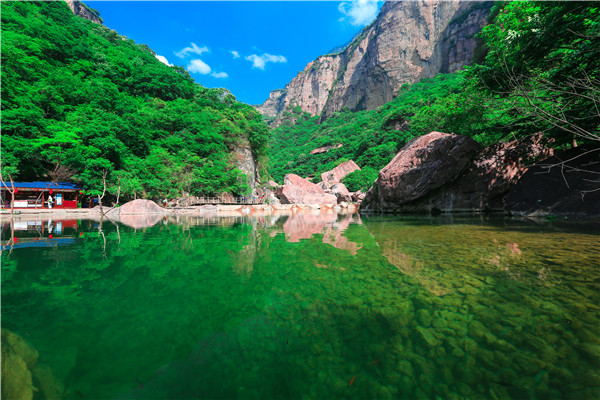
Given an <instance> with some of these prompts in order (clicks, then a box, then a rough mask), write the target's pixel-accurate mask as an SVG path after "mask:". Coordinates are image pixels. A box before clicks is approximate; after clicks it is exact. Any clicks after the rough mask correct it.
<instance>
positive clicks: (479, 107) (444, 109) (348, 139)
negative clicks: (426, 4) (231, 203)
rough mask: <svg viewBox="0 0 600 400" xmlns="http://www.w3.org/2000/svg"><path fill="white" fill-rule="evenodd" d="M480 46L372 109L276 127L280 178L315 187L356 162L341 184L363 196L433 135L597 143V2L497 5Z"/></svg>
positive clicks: (290, 119) (290, 116)
mask: <svg viewBox="0 0 600 400" xmlns="http://www.w3.org/2000/svg"><path fill="white" fill-rule="evenodd" d="M478 41H479V46H478V48H477V49H476V54H475V58H476V60H475V63H474V65H472V66H470V67H468V68H466V69H465V70H463V71H460V72H457V73H454V74H441V75H438V76H436V77H435V78H433V79H425V80H423V81H421V82H418V83H415V84H413V85H404V86H403V87H402V88H401V89H400V91H399V94H398V96H397V97H396V98H395V99H394V100H393V101H391V102H389V103H387V104H385V105H383V106H381V107H379V108H377V109H375V110H371V111H358V112H352V111H350V110H347V109H345V110H342V111H340V112H338V113H336V114H334V115H333V116H332V117H330V118H328V119H327V120H325V121H320V120H321V118H320V116H314V117H311V116H310V115H309V114H307V113H303V112H302V111H301V110H300V108H299V107H296V108H295V109H292V110H291V111H287V114H286V115H285V116H284V123H283V124H282V125H280V126H279V127H277V128H276V129H273V136H272V139H271V156H270V173H271V174H272V176H273V178H274V179H275V180H276V181H278V182H280V183H281V181H282V179H283V176H284V175H285V174H286V173H296V174H299V175H301V176H314V177H315V179H314V180H313V181H315V182H318V181H319V179H320V174H321V173H322V172H325V171H328V170H330V169H332V168H333V167H335V166H336V165H338V164H340V163H341V162H344V161H347V160H349V159H352V160H354V161H355V162H356V163H357V164H358V165H359V166H360V167H361V168H362V171H356V172H354V173H352V174H350V175H348V176H347V177H346V178H345V179H344V183H345V184H346V185H347V186H348V189H349V190H350V191H356V190H359V189H362V190H366V189H368V188H369V187H370V186H371V185H372V183H373V181H374V180H375V179H376V178H377V174H378V171H379V170H380V169H381V168H383V167H384V166H385V165H386V164H387V163H388V162H389V161H390V160H391V159H392V158H393V157H394V155H396V153H397V152H398V151H399V150H400V149H401V148H402V147H403V146H404V145H405V144H406V143H407V142H408V141H410V140H411V139H413V138H414V137H417V136H420V135H424V134H427V133H429V132H431V131H441V132H449V133H456V134H461V135H465V136H469V137H472V138H474V139H475V140H476V141H478V142H480V143H482V144H483V145H489V144H493V143H496V142H499V141H505V140H514V139H516V138H525V137H527V136H528V135H531V134H533V133H536V132H544V133H545V134H546V135H547V137H548V139H549V140H550V141H551V143H552V145H553V146H555V147H557V148H565V147H570V146H573V145H577V144H579V145H581V144H585V143H590V142H595V143H597V142H598V141H599V140H600V111H599V108H600V7H598V4H597V3H594V2H587V3H586V2H510V3H496V4H495V5H494V7H493V8H492V11H491V13H490V16H489V19H488V24H487V26H486V27H484V29H483V31H482V32H481V33H480V34H478ZM286 121H287V122H286ZM339 144H341V145H342V146H341V147H338V148H335V149H332V150H329V151H328V152H326V153H321V154H314V155H311V154H310V152H311V151H312V150H314V149H316V148H318V147H321V146H327V145H339Z"/></svg>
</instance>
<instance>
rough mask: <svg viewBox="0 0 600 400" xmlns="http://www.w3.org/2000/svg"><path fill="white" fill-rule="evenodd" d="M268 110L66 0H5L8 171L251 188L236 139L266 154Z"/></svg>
mask: <svg viewBox="0 0 600 400" xmlns="http://www.w3.org/2000/svg"><path fill="white" fill-rule="evenodd" d="M267 140H268V129H267V127H266V126H265V125H264V124H263V123H262V121H261V118H260V116H259V114H258V113H257V112H256V111H255V110H254V109H253V108H252V107H251V106H249V105H246V104H242V103H240V102H238V101H236V99H235V98H234V96H232V95H231V94H230V93H229V92H228V91H227V90H225V89H207V88H204V87H202V86H200V85H198V84H196V83H194V82H193V80H192V78H191V77H190V75H189V73H188V72H187V71H185V70H184V69H183V68H181V67H176V66H172V67H170V66H167V65H164V64H163V63H161V62H160V61H159V60H158V59H156V57H155V54H154V52H153V51H152V50H151V49H150V48H148V47H147V46H146V45H143V44H136V43H135V42H134V41H133V40H131V39H127V38H126V37H123V36H120V35H119V34H117V33H116V32H115V31H113V30H110V29H108V28H106V27H105V26H102V25H99V24H95V23H92V22H90V21H87V20H85V19H82V18H79V17H77V16H75V15H73V14H72V13H71V11H70V10H69V8H68V6H67V5H66V3H64V2H2V174H3V178H4V179H6V178H7V177H8V173H10V174H11V176H12V178H13V179H15V180H34V179H36V180H39V179H47V180H60V181H63V180H66V181H75V182H79V183H82V184H83V185H84V186H85V187H86V188H87V189H88V191H89V193H90V194H97V193H99V192H102V190H103V187H104V180H106V182H107V186H108V191H109V192H113V193H115V194H116V193H117V191H120V194H121V196H125V197H129V198H133V197H140V196H142V197H152V198H157V197H163V196H169V197H171V196H177V195H181V194H182V193H183V192H188V193H192V194H197V195H198V194H205V195H210V194H215V193H220V192H232V193H245V192H246V191H247V190H248V186H247V183H246V177H245V176H244V175H243V174H242V172H241V171H239V170H238V169H237V168H236V167H235V166H234V160H233V157H232V156H231V150H232V149H233V148H234V147H236V146H239V145H245V144H249V145H250V146H251V147H252V149H253V151H254V152H255V153H256V154H258V155H261V154H264V152H265V147H266V143H267Z"/></svg>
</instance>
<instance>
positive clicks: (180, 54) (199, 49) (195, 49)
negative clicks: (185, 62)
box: [175, 43, 210, 58]
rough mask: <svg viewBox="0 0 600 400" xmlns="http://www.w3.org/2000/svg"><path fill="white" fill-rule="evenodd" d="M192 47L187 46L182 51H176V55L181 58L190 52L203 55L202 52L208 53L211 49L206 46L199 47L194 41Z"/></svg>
mask: <svg viewBox="0 0 600 400" xmlns="http://www.w3.org/2000/svg"><path fill="white" fill-rule="evenodd" d="M191 45H192V46H191V47H185V48H184V49H182V50H181V51H178V52H175V55H176V56H177V57H179V58H184V57H185V56H187V55H188V54H190V53H195V54H198V55H201V54H202V53H208V52H209V51H210V50H209V49H208V47H206V46H202V47H198V46H197V45H196V43H192V44H191Z"/></svg>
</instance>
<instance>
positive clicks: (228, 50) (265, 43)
mask: <svg viewBox="0 0 600 400" xmlns="http://www.w3.org/2000/svg"><path fill="white" fill-rule="evenodd" d="M85 3H86V4H87V5H89V6H90V7H92V8H95V9H96V10H98V11H99V12H100V16H101V17H102V18H103V19H104V24H105V25H106V26H107V27H109V28H111V29H114V30H116V31H117V32H118V33H119V34H121V35H124V36H127V37H128V38H130V39H133V40H134V41H135V42H136V43H144V44H147V45H148V46H150V48H151V49H152V50H154V51H155V52H156V54H157V57H158V58H159V59H160V60H161V61H162V62H164V63H168V64H174V65H179V66H183V67H185V68H186V69H187V70H188V71H190V73H191V75H192V77H193V78H194V80H195V81H196V82H198V83H199V84H201V85H203V86H206V87H210V88H215V87H224V88H227V89H229V90H230V91H231V92H232V93H233V94H234V95H235V96H236V97H237V99H238V100H240V101H243V102H245V103H249V104H261V103H262V102H264V101H265V100H266V99H267V97H268V96H269V92H270V91H271V90H274V89H279V88H283V87H284V86H285V85H286V84H287V83H288V82H289V81H290V80H291V79H292V78H293V77H294V76H296V75H297V74H298V72H299V71H301V70H303V69H304V67H305V66H306V64H308V63H309V62H310V61H312V60H314V59H315V58H317V57H318V56H320V55H323V54H327V53H328V52H329V51H331V50H332V49H333V48H335V47H338V46H341V45H344V44H346V43H347V42H349V41H350V40H351V39H352V37H353V36H354V35H355V34H356V33H358V32H359V31H360V30H361V29H362V28H364V27H365V26H366V25H368V24H369V23H371V22H372V21H373V20H374V19H375V18H376V16H377V13H378V11H379V9H380V8H381V5H382V2H376V1H367V0H357V1H348V2H334V1H261V2H254V1H219V2H217V1H172V2H168V1H128V2H125V1H87V2H85Z"/></svg>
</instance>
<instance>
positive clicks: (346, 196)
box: [330, 183, 352, 203]
mask: <svg viewBox="0 0 600 400" xmlns="http://www.w3.org/2000/svg"><path fill="white" fill-rule="evenodd" d="M330 190H331V193H332V194H334V195H335V197H337V200H338V203H343V202H346V203H347V202H350V201H352V195H351V194H350V192H349V191H348V189H347V188H346V185H344V184H343V183H336V184H334V185H332V186H331V188H330Z"/></svg>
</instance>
